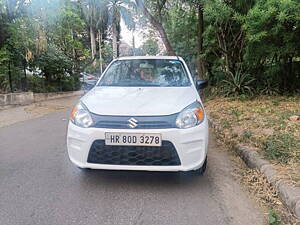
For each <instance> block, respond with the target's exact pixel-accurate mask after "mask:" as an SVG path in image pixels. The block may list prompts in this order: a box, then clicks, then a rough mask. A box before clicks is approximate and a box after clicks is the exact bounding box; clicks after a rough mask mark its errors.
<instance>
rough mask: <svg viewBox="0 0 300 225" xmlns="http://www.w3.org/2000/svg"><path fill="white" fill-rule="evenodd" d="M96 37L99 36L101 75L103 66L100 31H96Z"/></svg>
mask: <svg viewBox="0 0 300 225" xmlns="http://www.w3.org/2000/svg"><path fill="white" fill-rule="evenodd" d="M98 35H99V61H100V73H101V74H102V73H103V65H102V63H103V62H102V46H101V45H102V36H101V31H100V30H98ZM101 74H100V75H101Z"/></svg>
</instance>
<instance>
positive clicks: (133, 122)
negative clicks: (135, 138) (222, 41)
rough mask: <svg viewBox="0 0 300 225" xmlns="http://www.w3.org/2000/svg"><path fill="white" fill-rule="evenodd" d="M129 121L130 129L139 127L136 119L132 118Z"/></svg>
mask: <svg viewBox="0 0 300 225" xmlns="http://www.w3.org/2000/svg"><path fill="white" fill-rule="evenodd" d="M127 121H128V126H129V127H130V128H136V127H137V126H138V121H137V120H136V119H134V118H131V119H129V120H127Z"/></svg>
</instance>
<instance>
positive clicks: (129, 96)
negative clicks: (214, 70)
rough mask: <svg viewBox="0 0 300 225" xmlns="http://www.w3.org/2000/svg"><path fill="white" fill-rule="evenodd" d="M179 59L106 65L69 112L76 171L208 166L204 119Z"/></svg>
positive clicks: (69, 142) (69, 140) (137, 59)
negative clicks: (86, 169)
mask: <svg viewBox="0 0 300 225" xmlns="http://www.w3.org/2000/svg"><path fill="white" fill-rule="evenodd" d="M206 85H207V82H206V81H197V82H194V81H193V78H192V76H191V73H190V71H189V69H188V67H187V65H186V63H185V62H184V60H183V59H182V58H180V57H173V56H172V57H171V56H164V57H158V56H155V57H124V58H118V59H116V60H114V61H112V62H111V64H110V65H109V66H108V68H107V69H106V70H105V71H104V73H103V74H102V76H101V77H100V79H99V81H98V82H97V84H96V86H95V87H94V88H93V89H92V90H90V91H89V92H88V93H87V94H86V95H84V96H83V97H82V98H81V99H80V101H79V103H78V104H77V105H76V106H75V107H74V108H73V110H72V112H71V117H70V121H69V126H68V134H67V146H68V154H69V157H70V160H71V161H72V162H73V163H74V164H75V165H76V166H77V167H79V168H91V169H107V170H146V171H191V170H192V171H197V172H199V173H200V174H203V173H204V171H205V169H206V164H207V149H208V121H207V118H206V114H205V111H204V108H203V104H202V102H201V99H200V96H199V94H198V90H199V89H202V88H204V87H205V86H206Z"/></svg>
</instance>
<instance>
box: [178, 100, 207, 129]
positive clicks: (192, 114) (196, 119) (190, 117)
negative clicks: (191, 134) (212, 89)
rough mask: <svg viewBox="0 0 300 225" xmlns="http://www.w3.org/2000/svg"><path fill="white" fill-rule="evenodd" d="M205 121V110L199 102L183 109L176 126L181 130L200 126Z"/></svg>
mask: <svg viewBox="0 0 300 225" xmlns="http://www.w3.org/2000/svg"><path fill="white" fill-rule="evenodd" d="M203 120H204V110H203V108H202V106H201V104H200V103H199V102H194V103H193V104H191V105H189V106H188V107H186V108H185V109H183V110H182V111H181V112H180V113H179V115H178V117H177V119H176V126H177V127H178V128H181V129H186V128H191V127H194V126H197V125H199V124H200V123H202V121H203Z"/></svg>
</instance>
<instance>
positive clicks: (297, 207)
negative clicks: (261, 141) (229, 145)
mask: <svg viewBox="0 0 300 225" xmlns="http://www.w3.org/2000/svg"><path fill="white" fill-rule="evenodd" d="M209 124H210V126H211V127H212V128H213V129H214V130H215V131H216V134H217V135H220V133H221V131H222V129H221V128H220V127H219V126H218V125H217V124H215V123H214V122H213V121H212V119H211V118H209ZM233 146H234V150H235V151H236V152H237V154H238V155H239V156H240V157H241V159H242V160H243V161H244V162H245V163H246V165H247V166H248V167H249V168H251V169H257V170H259V171H260V172H261V173H262V174H264V176H265V177H266V178H267V180H268V181H269V182H270V183H271V184H272V185H273V186H274V187H275V188H276V190H277V192H278V194H279V197H280V199H281V201H282V203H283V204H284V205H286V207H287V208H288V209H289V210H290V211H291V212H292V213H294V214H295V216H296V217H297V218H298V219H300V188H299V187H293V186H291V185H289V184H287V183H286V182H285V180H284V179H280V178H279V176H278V172H277V171H276V169H275V168H274V167H273V166H272V164H271V163H270V162H268V161H267V160H264V159H262V158H261V157H260V156H259V154H258V153H257V152H256V151H254V150H252V149H250V148H248V147H246V146H242V145H240V144H236V143H233Z"/></svg>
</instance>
